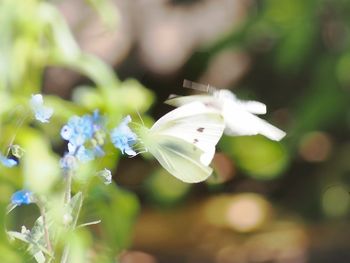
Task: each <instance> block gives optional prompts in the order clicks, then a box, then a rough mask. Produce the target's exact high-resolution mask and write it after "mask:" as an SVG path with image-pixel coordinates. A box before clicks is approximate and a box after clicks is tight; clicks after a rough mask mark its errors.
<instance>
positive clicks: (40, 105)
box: [30, 94, 53, 123]
mask: <svg viewBox="0 0 350 263" xmlns="http://www.w3.org/2000/svg"><path fill="white" fill-rule="evenodd" d="M30 106H31V108H32V110H33V112H34V115H35V119H37V120H38V121H40V122H43V123H46V122H49V119H50V118H51V116H52V114H53V109H52V108H49V107H45V106H44V100H43V96H42V95H41V94H36V95H32V98H31V100H30Z"/></svg>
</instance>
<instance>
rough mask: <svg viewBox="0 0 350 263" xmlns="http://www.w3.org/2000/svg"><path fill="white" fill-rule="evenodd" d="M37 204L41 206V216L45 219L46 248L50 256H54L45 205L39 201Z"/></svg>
mask: <svg viewBox="0 0 350 263" xmlns="http://www.w3.org/2000/svg"><path fill="white" fill-rule="evenodd" d="M37 204H38V206H39V209H40V214H41V217H42V219H43V225H44V237H45V243H46V248H47V250H48V251H49V252H50V254H52V252H53V249H52V245H51V241H50V233H49V227H48V225H47V219H46V210H45V206H44V205H43V203H42V202H41V201H38V202H37Z"/></svg>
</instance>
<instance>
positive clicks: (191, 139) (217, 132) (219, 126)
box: [151, 102, 225, 165]
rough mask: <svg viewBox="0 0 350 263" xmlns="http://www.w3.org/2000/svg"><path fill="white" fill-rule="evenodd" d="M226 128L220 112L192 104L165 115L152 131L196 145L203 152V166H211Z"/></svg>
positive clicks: (199, 104)
mask: <svg viewBox="0 0 350 263" xmlns="http://www.w3.org/2000/svg"><path fill="white" fill-rule="evenodd" d="M224 128H225V123H224V119H223V117H222V115H221V113H220V112H219V111H217V110H215V109H212V108H210V107H206V106H205V105H204V104H203V103H200V102H192V103H189V104H185V105H183V106H181V107H179V108H176V109H175V110H173V111H171V112H169V113H168V114H166V115H164V116H163V117H162V118H160V119H159V120H158V121H157V122H156V123H155V124H154V125H153V127H152V128H151V131H152V132H154V133H158V134H161V135H167V136H172V137H175V138H179V139H181V140H184V141H186V142H188V143H190V144H194V145H195V146H196V147H198V148H199V149H201V150H202V151H203V154H202V156H201V161H202V162H203V164H205V165H209V164H210V162H211V160H212V159H213V157H214V153H215V145H216V144H217V143H218V141H219V140H220V138H221V136H222V134H223V131H224Z"/></svg>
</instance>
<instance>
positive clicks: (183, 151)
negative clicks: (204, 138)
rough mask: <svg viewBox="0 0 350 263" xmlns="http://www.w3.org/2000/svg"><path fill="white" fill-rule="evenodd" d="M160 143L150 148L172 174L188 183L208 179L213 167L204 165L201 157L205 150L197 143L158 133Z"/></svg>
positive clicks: (157, 137) (157, 138)
mask: <svg viewBox="0 0 350 263" xmlns="http://www.w3.org/2000/svg"><path fill="white" fill-rule="evenodd" d="M155 140H157V141H158V143H156V144H153V145H151V146H150V147H149V148H148V150H149V151H150V153H151V154H152V155H153V156H154V157H155V158H156V159H157V160H158V162H159V163H160V164H161V165H162V166H163V167H164V169H166V170H167V171H168V172H169V173H170V174H172V175H173V176H175V177H176V178H178V179H179V180H181V181H183V182H186V183H198V182H201V181H204V180H206V179H207V178H208V177H209V176H210V175H211V173H212V168H210V167H209V166H206V165H204V164H203V163H202V162H201V161H200V158H201V156H202V154H203V151H202V150H201V149H199V148H198V147H196V146H195V145H193V144H191V143H188V142H186V141H183V140H181V139H178V138H174V137H172V136H166V135H157V136H156V138H155Z"/></svg>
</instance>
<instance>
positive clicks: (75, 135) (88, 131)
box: [61, 115, 94, 146]
mask: <svg viewBox="0 0 350 263" xmlns="http://www.w3.org/2000/svg"><path fill="white" fill-rule="evenodd" d="M93 132H94V129H93V119H92V118H91V116H90V115H84V116H82V117H78V116H73V117H72V118H70V119H69V121H68V123H67V125H65V126H63V128H62V130H61V136H62V138H63V139H65V140H67V141H69V142H70V143H71V144H73V145H74V146H80V145H83V144H84V143H85V142H86V141H88V140H90V139H91V138H92V136H93Z"/></svg>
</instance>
